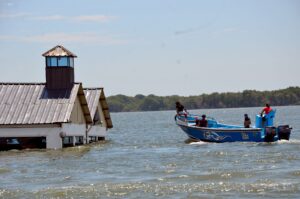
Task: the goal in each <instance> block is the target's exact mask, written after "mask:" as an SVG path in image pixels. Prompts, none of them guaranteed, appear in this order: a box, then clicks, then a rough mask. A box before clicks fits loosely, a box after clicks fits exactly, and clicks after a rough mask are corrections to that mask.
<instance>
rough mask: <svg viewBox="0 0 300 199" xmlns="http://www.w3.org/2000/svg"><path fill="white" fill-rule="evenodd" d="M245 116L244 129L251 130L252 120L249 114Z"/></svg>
mask: <svg viewBox="0 0 300 199" xmlns="http://www.w3.org/2000/svg"><path fill="white" fill-rule="evenodd" d="M244 116H245V120H244V127H245V128H250V124H251V119H250V118H249V117H248V114H245V115H244Z"/></svg>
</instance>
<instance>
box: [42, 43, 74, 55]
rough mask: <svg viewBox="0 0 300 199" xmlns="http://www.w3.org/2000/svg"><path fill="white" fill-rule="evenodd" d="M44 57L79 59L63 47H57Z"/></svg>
mask: <svg viewBox="0 0 300 199" xmlns="http://www.w3.org/2000/svg"><path fill="white" fill-rule="evenodd" d="M43 56H44V57H52V56H56V57H58V56H60V57H77V55H75V54H74V53H72V52H71V51H69V50H68V49H66V48H65V47H63V46H61V45H57V46H55V47H53V48H51V49H50V50H48V51H47V52H45V53H44V54H43Z"/></svg>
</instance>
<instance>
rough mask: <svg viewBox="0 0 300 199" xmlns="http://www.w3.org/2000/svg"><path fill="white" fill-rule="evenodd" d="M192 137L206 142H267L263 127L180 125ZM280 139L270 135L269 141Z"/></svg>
mask: <svg viewBox="0 0 300 199" xmlns="http://www.w3.org/2000/svg"><path fill="white" fill-rule="evenodd" d="M179 126H180V128H181V129H182V130H183V131H184V132H185V133H186V134H187V135H188V136H189V137H190V138H192V139H195V140H201V141H205V142H265V141H266V140H265V138H266V136H265V135H264V133H263V132H262V129H257V128H250V129H245V128H243V129H217V128H204V127H196V126H185V125H179ZM276 140H278V138H277V136H276V135H274V136H270V139H269V141H271V142H272V141H276Z"/></svg>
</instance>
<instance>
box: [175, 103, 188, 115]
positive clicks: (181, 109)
mask: <svg viewBox="0 0 300 199" xmlns="http://www.w3.org/2000/svg"><path fill="white" fill-rule="evenodd" d="M184 111H185V112H186V109H185V108H184V106H183V105H182V104H181V103H180V102H176V112H177V114H183V112H184Z"/></svg>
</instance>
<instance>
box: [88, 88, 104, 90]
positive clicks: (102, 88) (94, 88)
mask: <svg viewBox="0 0 300 199" xmlns="http://www.w3.org/2000/svg"><path fill="white" fill-rule="evenodd" d="M103 89H104V88H103V87H85V88H83V90H103Z"/></svg>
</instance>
